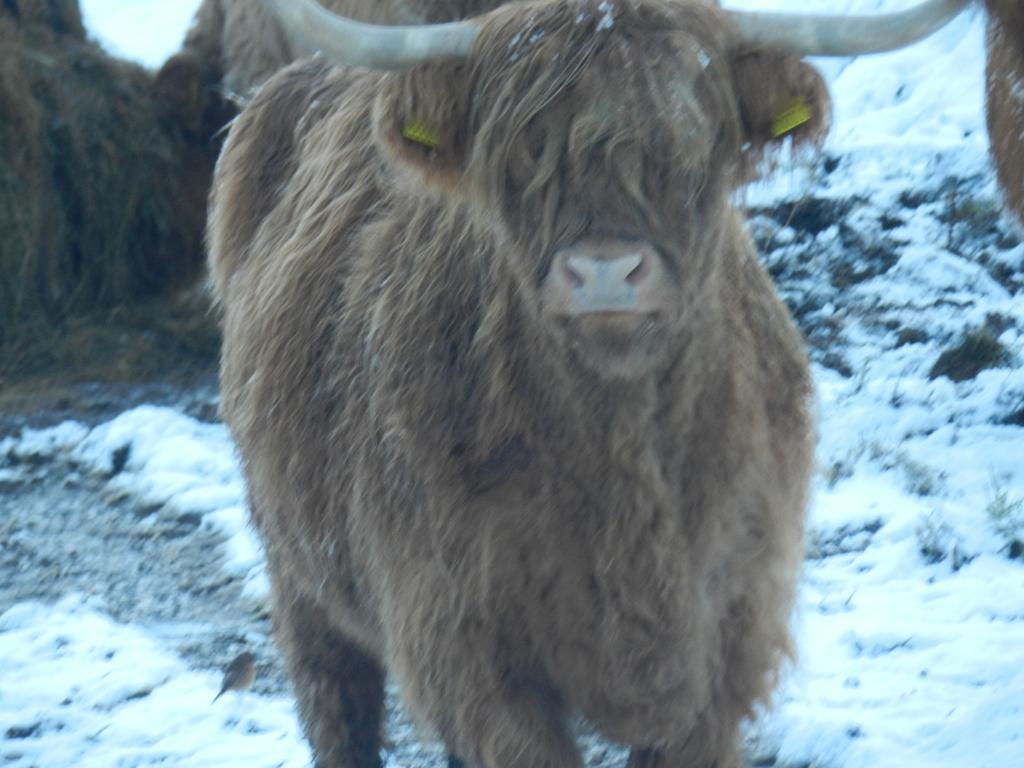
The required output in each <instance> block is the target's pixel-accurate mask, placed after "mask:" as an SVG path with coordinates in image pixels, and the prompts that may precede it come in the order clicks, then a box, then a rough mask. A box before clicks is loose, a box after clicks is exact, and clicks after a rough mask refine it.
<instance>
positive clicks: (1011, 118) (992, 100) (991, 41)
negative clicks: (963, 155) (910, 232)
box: [985, 0, 1024, 220]
mask: <svg viewBox="0 0 1024 768" xmlns="http://www.w3.org/2000/svg"><path fill="white" fill-rule="evenodd" d="M986 5H987V7H988V12H989V16H988V40H987V42H988V61H987V66H986V72H985V80H986V110H987V118H988V134H989V140H990V142H991V150H992V157H993V159H994V160H995V166H996V172H997V175H998V177H999V184H1000V186H1001V187H1002V188H1003V192H1004V193H1005V195H1006V199H1007V202H1008V203H1009V205H1010V207H1011V208H1012V209H1013V211H1014V212H1015V213H1016V214H1017V216H1018V217H1019V218H1020V219H1021V220H1024V5H1022V4H1021V3H1020V2H1019V0H987V2H986Z"/></svg>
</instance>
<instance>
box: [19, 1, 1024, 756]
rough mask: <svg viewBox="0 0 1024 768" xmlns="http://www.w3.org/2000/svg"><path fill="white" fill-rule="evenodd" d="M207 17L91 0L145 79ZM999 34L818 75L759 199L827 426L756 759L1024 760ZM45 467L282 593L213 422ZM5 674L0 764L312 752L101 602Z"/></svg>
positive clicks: (1015, 375) (71, 443)
mask: <svg viewBox="0 0 1024 768" xmlns="http://www.w3.org/2000/svg"><path fill="white" fill-rule="evenodd" d="M914 2H916V0H902V1H901V2H897V0H846V1H845V2H825V0H815V2H812V0H731V2H726V3H725V5H726V6H727V7H736V8H740V7H742V8H773V9H778V8H781V9H792V10H820V11H829V12H831V11H846V10H853V11H859V12H874V11H879V10H897V9H901V8H904V7H908V6H910V5H913V4H914ZM194 5H195V3H194V2H192V3H186V2H173V3H172V2H170V1H169V0H164V1H163V2H160V0H132V2H128V1H127V0H122V1H120V2H114V1H113V0H85V2H84V3H83V6H84V9H85V13H86V20H87V23H88V24H89V26H90V29H91V30H92V31H93V34H95V35H96V36H97V38H98V39H99V40H101V41H103V43H104V44H106V45H109V46H110V47H111V48H112V49H114V50H117V51H120V52H123V53H126V54H127V55H131V56H134V57H136V58H140V59H141V60H143V61H144V62H146V63H149V64H158V63H159V61H160V60H161V58H162V57H163V56H164V55H165V54H166V53H168V52H169V51H170V50H171V49H173V47H174V45H175V44H176V43H177V41H178V40H179V39H180V37H181V34H182V33H183V29H184V25H185V23H187V19H188V16H189V14H188V12H187V11H188V10H189V9H190V8H191V7H192V6H194ZM172 6H173V12H172V11H170V10H169V9H170V8H171V7H172ZM982 28H983V21H982V18H981V16H980V13H979V12H977V11H974V12H971V13H968V14H966V15H965V16H963V17H961V18H960V19H958V20H956V21H955V22H954V23H952V24H951V25H950V26H949V27H947V28H946V29H944V30H943V31H942V32H940V33H939V34H938V35H936V36H935V37H933V38H931V39H930V40H928V41H926V42H924V43H922V44H919V45H918V46H915V47H914V48H912V49H910V50H907V51H903V52H899V53H894V54H889V55H885V56H878V57H864V58H860V59H856V60H852V61H851V60H843V61H827V62H821V66H822V69H823V70H824V71H825V72H826V74H827V76H828V78H829V81H830V84H831V87H832V92H833V95H834V98H835V102H836V103H835V112H834V122H835V129H834V131H833V134H832V137H831V139H830V140H829V142H828V144H827V145H826V147H825V151H824V154H823V157H822V158H819V159H818V161H817V162H815V163H814V165H813V167H808V166H806V165H797V166H793V167H791V168H788V169H784V170H782V171H780V172H779V173H777V174H776V175H775V176H774V177H773V178H771V179H769V180H768V181H766V182H763V183H760V184H758V185H756V186H755V187H753V188H752V189H750V190H748V191H747V192H746V193H745V196H744V200H745V202H746V204H747V205H749V206H750V207H751V209H752V229H753V230H754V232H755V235H756V236H757V238H758V240H759V242H761V243H762V244H763V246H764V248H765V262H766V264H767V265H768V266H769V268H770V269H771V271H772V273H773V275H774V276H775V277H776V280H777V281H778V284H779V287H780V290H781V292H782V293H783V295H784V296H785V298H786V299H787V301H788V302H789V303H790V305H791V307H793V309H794V313H795V314H796V316H797V318H798V320H799V321H800V323H801V326H802V327H803V329H804V331H805V333H807V335H808V338H809V340H810V344H811V348H812V356H813V359H814V363H815V368H814V370H815V377H816V381H817V389H818V400H819V413H820V441H819V448H818V461H819V473H818V476H817V479H816V483H815V494H814V499H813V505H812V509H811V519H810V535H809V541H808V551H809V558H808V561H807V566H806V575H805V582H804V586H803V590H802V595H801V601H800V610H799V616H798V617H797V623H798V636H799V641H800V654H801V659H800V664H799V666H798V667H797V668H796V670H795V671H794V672H793V674H792V675H790V677H789V679H788V681H787V683H786V684H785V686H784V687H783V690H782V691H780V693H779V696H778V706H777V707H776V708H774V710H773V711H771V712H770V713H768V714H766V715H765V717H764V718H763V719H762V721H761V722H760V723H759V724H758V725H757V726H756V727H754V728H753V729H752V730H751V749H752V753H753V754H754V755H755V757H756V758H758V759H759V760H760V761H761V764H763V765H769V764H773V763H771V762H770V761H771V759H774V760H775V761H776V762H775V763H774V764H776V765H778V766H820V767H821V768H916V767H920V768H925V767H927V768H947V767H948V768H965V767H967V768H1016V767H1017V766H1020V765H1024V560H1022V559H1021V555H1020V553H1019V551H1018V549H1016V548H1015V546H1016V547H1019V545H1013V543H1012V542H1013V539H1014V537H1015V536H1017V537H1021V538H1024V246H1022V245H1021V244H1020V241H1019V236H1018V235H1017V234H1014V227H1013V225H1012V224H1011V223H1010V222H1009V221H1008V220H1007V219H1006V218H1005V217H1003V218H1000V216H999V213H998V204H999V203H998V196H997V192H996V189H995V186H994V183H993V179H992V173H991V169H990V167H989V162H988V158H987V154H986V153H987V141H986V137H985V132H984V121H983V114H982V108H983V104H982V70H983V66H984V52H983V34H982ZM790 203H797V204H798V205H797V206H796V207H795V208H794V209H792V210H790V208H789V207H788V204H790ZM972 333H973V334H975V335H974V336H972V337H970V338H975V339H977V338H983V340H984V342H985V343H986V344H988V345H989V346H990V347H993V348H994V349H995V351H996V354H995V356H994V358H993V362H994V363H995V364H994V365H993V366H992V367H988V368H986V369H984V370H981V371H980V373H976V375H967V376H966V377H965V378H963V380H961V381H953V380H952V379H951V378H950V376H949V375H940V368H941V366H940V367H936V364H937V363H940V362H941V361H945V360H947V359H949V355H946V356H943V353H945V352H948V351H949V350H951V349H953V348H955V347H957V346H958V344H960V342H961V341H962V340H963V339H964V338H965V335H967V334H972ZM940 358H941V361H940ZM950 372H951V375H953V376H954V377H956V378H960V377H959V376H956V369H950ZM125 446H130V450H129V451H128V452H127V453H125V452H124V450H123V449H124V447H125ZM33 454H35V455H39V456H60V457H64V458H66V459H68V460H71V461H73V462H75V463H76V464H77V465H78V466H80V467H82V468H83V471H93V472H97V473H104V472H109V471H110V470H111V463H112V462H115V461H120V460H123V459H124V458H125V457H127V463H126V464H125V466H124V467H123V469H122V470H121V471H120V472H118V473H116V474H115V476H114V477H113V479H111V480H110V481H109V482H110V483H111V485H112V486H114V489H115V490H118V491H123V492H125V493H128V494H131V495H133V496H135V497H137V498H139V499H140V500H143V501H148V502H154V503H161V504H170V505H173V506H175V507H178V508H180V509H182V510H184V511H190V512H196V513H200V514H202V515H203V519H204V525H212V526H218V527H220V528H221V529H222V530H223V531H224V532H225V534H226V536H227V547H228V550H229V551H228V554H227V558H226V561H225V562H226V567H228V568H229V569H231V570H232V571H233V572H234V573H238V574H244V575H245V577H246V584H247V587H246V589H247V591H248V592H249V594H250V595H252V596H255V597H259V596H261V595H263V594H265V591H266V581H265V576H264V574H263V572H262V566H261V559H260V554H259V549H258V546H257V545H256V543H255V541H254V540H253V538H252V536H251V534H250V533H249V531H248V530H247V528H246V526H245V522H244V521H245V515H244V509H243V506H244V500H243V494H242V483H241V479H240V476H239V472H238V468H237V465H236V461H235V458H234V455H233V449H232V446H231V443H230V441H229V438H228V435H227V432H226V430H225V429H224V428H223V427H221V426H217V425H209V424H202V423H199V422H197V421H194V420H192V419H190V418H188V417H187V416H184V415H183V414H181V413H179V412H176V411H174V410H171V409H167V408H154V407H143V408H137V409H134V410H132V411H129V412H126V413H124V414H123V415H121V416H120V417H118V418H116V419H114V420H113V421H112V422H109V423H107V424H103V425H101V426H98V427H95V428H92V429H89V428H86V427H85V426H82V425H79V424H71V423H69V424H64V425H62V426H60V427H57V428H54V429H49V430H45V431H43V432H29V433H25V434H23V435H21V436H18V437H14V438H8V439H6V440H3V441H0V481H2V480H3V479H4V476H3V475H4V473H5V472H13V471H14V470H11V469H4V468H3V458H2V457H4V456H5V455H17V456H21V457H25V456H31V455H33ZM118 457H120V458H118ZM1015 526H1016V527H1015ZM1013 556H1016V559H1014V557H1013ZM0 659H2V662H0V739H3V740H0V762H2V763H3V764H4V765H8V766H17V767H18V768H27V767H28V766H39V767H40V768H58V767H61V768H63V767H64V766H72V765H75V766H144V765H155V764H157V763H159V764H162V765H176V766H178V765H180V766H211V767H212V766H233V765H238V766H242V765H245V766H278V765H288V766H291V765H303V764H305V762H306V761H307V759H308V752H307V750H306V747H305V745H304V744H303V742H302V739H301V736H300V733H299V729H298V727H297V725H296V722H295V719H294V714H293V712H292V710H291V705H290V703H289V702H288V700H287V699H284V698H279V697H278V698H274V697H266V696H259V695H256V694H254V693H243V694H237V695H234V696H231V697H227V696H226V697H224V699H222V700H221V701H219V702H218V703H217V704H216V705H214V706H210V703H209V702H210V699H211V698H212V697H213V694H214V693H216V691H217V686H218V684H219V678H218V677H217V676H216V675H214V674H212V673H208V672H196V671H191V670H189V669H188V667H187V665H185V664H184V663H183V661H182V660H181V659H180V658H179V657H178V656H177V654H176V653H175V651H174V649H173V648H170V647H168V646H165V645H161V643H160V642H159V640H158V639H157V637H156V636H155V635H154V634H153V633H150V632H148V631H147V629H146V628H145V627H140V626H129V625H122V624H118V623H116V622H114V621H112V620H111V619H110V618H108V617H107V615H106V614H105V612H104V606H103V603H102V600H100V599H97V598H95V597H87V596H83V595H68V596H67V597H65V598H64V599H63V600H61V601H60V602H59V603H58V604H56V605H42V604H38V603H31V602H25V603H21V604H19V605H17V606H15V607H13V608H11V609H10V610H8V611H7V612H6V613H4V614H3V615H2V616H0ZM19 729H21V730H19ZM25 729H28V730H30V731H32V732H29V733H25V732H23V731H24V730H25ZM390 764H391V765H393V766H396V767H397V766H409V765H410V764H411V763H410V762H409V760H408V758H403V757H401V756H393V757H392V758H391V763H390ZM417 764H421V765H425V764H426V763H419V762H418V761H417Z"/></svg>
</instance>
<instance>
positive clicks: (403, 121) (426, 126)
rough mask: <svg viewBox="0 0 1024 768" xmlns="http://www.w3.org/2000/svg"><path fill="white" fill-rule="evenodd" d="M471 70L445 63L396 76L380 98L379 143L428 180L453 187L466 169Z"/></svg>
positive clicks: (376, 129)
mask: <svg viewBox="0 0 1024 768" xmlns="http://www.w3.org/2000/svg"><path fill="white" fill-rule="evenodd" d="M467 69H468V68H467V67H466V66H465V64H463V63H458V62H457V63H442V64H431V65H428V66H424V67H419V68H417V69H416V70H413V71H411V72H404V73H401V74H395V75H390V76H388V77H387V78H386V79H385V81H384V84H383V88H382V89H381V92H380V94H379V95H378V97H377V101H376V104H375V106H374V133H375V138H376V141H377V143H378V144H379V145H380V146H382V147H383V148H384V149H385V150H386V152H387V153H388V154H389V155H390V157H391V159H392V160H393V161H394V162H395V163H396V164H397V165H400V166H403V167H407V168H409V169H411V170H413V171H414V172H416V173H418V174H419V175H420V176H421V177H422V178H423V180H424V181H425V182H427V183H430V184H442V185H445V186H453V185H454V184H456V183H458V180H459V179H460V178H461V176H462V172H463V169H464V168H465V165H466V156H467V153H468V144H469V140H468V137H467V132H466V128H465V125H466V99H467V97H466V93H467V92H468V87H467V86H466V83H467V81H468V72H467Z"/></svg>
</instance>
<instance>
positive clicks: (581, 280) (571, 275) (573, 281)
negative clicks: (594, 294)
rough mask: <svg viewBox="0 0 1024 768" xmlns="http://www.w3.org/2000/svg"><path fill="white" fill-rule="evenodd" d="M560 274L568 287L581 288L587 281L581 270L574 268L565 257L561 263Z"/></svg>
mask: <svg viewBox="0 0 1024 768" xmlns="http://www.w3.org/2000/svg"><path fill="white" fill-rule="evenodd" d="M562 274H563V276H564V277H565V282H566V284H567V285H568V286H569V287H570V288H573V289H575V288H582V287H583V286H584V285H586V283H587V280H586V278H585V277H584V275H583V271H582V270H578V269H574V268H573V265H572V263H571V259H566V260H565V261H564V262H563V263H562Z"/></svg>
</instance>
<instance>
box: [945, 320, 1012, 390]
mask: <svg viewBox="0 0 1024 768" xmlns="http://www.w3.org/2000/svg"><path fill="white" fill-rule="evenodd" d="M1009 357H1010V355H1009V352H1008V351H1007V349H1006V347H1004V346H1003V345H1002V344H1000V343H999V340H998V339H996V338H995V336H993V335H992V332H991V331H990V330H988V329H987V328H979V329H976V330H973V331H968V332H966V333H965V334H964V335H963V336H962V337H961V339H960V340H959V341H958V342H957V343H956V344H954V345H953V346H952V347H950V348H949V349H947V350H945V351H944V352H943V353H942V354H941V355H939V359H938V360H936V361H935V364H934V365H933V366H932V369H931V371H929V372H928V378H929V379H937V378H939V377H940V376H945V377H946V378H948V379H950V380H952V381H967V380H968V379H973V378H974V377H975V376H977V375H978V374H979V373H981V372H982V371H983V370H985V369H987V368H998V367H999V366H1001V365H1004V364H1005V363H1006V362H1007V361H1008V360H1009Z"/></svg>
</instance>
